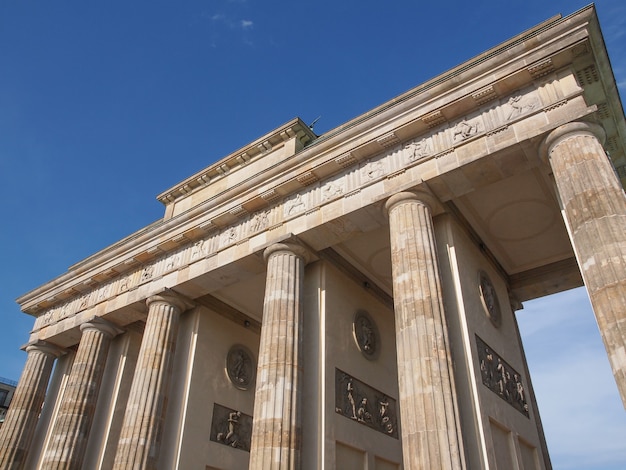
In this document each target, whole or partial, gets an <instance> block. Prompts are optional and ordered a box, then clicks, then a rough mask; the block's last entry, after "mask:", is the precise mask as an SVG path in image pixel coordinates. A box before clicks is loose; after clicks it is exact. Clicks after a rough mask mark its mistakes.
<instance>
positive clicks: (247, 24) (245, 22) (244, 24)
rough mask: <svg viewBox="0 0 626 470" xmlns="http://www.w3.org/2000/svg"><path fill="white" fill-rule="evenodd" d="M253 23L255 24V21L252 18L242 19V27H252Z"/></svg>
mask: <svg viewBox="0 0 626 470" xmlns="http://www.w3.org/2000/svg"><path fill="white" fill-rule="evenodd" d="M252 25H253V23H252V21H250V20H241V27H242V28H243V29H248V28H252Z"/></svg>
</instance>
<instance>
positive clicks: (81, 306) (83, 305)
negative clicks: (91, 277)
mask: <svg viewBox="0 0 626 470" xmlns="http://www.w3.org/2000/svg"><path fill="white" fill-rule="evenodd" d="M88 300H89V295H84V296H83V297H82V298H81V299H80V304H79V305H78V310H82V309H84V308H87V301H88Z"/></svg>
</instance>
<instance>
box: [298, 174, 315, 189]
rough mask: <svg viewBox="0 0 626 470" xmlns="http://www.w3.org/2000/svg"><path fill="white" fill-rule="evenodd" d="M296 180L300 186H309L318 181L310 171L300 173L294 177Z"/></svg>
mask: <svg viewBox="0 0 626 470" xmlns="http://www.w3.org/2000/svg"><path fill="white" fill-rule="evenodd" d="M296 180H297V181H298V183H300V184H301V185H302V186H309V185H310V184H313V183H315V182H316V181H319V178H318V177H317V175H316V174H315V173H313V172H312V171H307V172H306V173H302V174H301V175H298V176H296Z"/></svg>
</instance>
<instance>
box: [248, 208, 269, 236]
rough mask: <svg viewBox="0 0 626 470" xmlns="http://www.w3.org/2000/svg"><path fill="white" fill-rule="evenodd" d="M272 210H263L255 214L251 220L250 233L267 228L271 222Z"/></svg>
mask: <svg viewBox="0 0 626 470" xmlns="http://www.w3.org/2000/svg"><path fill="white" fill-rule="evenodd" d="M269 215H270V211H268V210H266V211H261V212H257V213H256V214H254V217H252V221H251V222H250V233H255V232H260V231H262V230H265V229H266V228H267V227H268V226H269V224H270V218H269Z"/></svg>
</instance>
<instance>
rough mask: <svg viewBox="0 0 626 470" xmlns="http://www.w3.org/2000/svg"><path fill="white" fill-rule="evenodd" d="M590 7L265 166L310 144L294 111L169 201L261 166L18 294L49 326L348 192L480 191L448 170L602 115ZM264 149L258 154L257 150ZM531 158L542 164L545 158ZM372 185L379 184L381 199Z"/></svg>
mask: <svg viewBox="0 0 626 470" xmlns="http://www.w3.org/2000/svg"><path fill="white" fill-rule="evenodd" d="M583 12H584V13H585V14H580V17H577V18H572V17H568V18H566V19H562V20H554V21H550V22H548V23H546V24H544V25H541V26H540V27H538V28H535V29H534V30H531V33H530V34H527V35H521V36H518V37H517V38H514V39H513V40H512V41H511V42H509V43H506V44H505V45H503V46H501V47H499V48H496V49H494V50H492V51H490V52H488V53H485V54H483V55H481V56H479V57H478V58H477V59H475V60H474V61H470V62H468V63H467V64H464V65H463V66H460V67H458V68H456V69H454V70H452V71H451V72H449V73H448V74H444V75H442V76H441V77H439V78H436V79H434V80H431V81H430V82H427V83H426V84H425V85H423V86H421V87H417V88H415V89H414V90H411V91H410V92H408V93H406V94H404V95H402V96H400V97H398V98H396V99H394V100H392V101H390V102H389V103H387V104H385V105H383V106H381V107H379V108H377V109H375V110H373V111H371V112H370V113H367V114H366V115H364V116H362V117H360V118H357V119H355V120H353V121H350V122H349V123H347V124H345V125H343V126H341V127H339V128H338V129H335V130H333V131H330V132H328V133H326V134H324V135H322V136H321V137H319V138H318V139H316V140H315V141H314V142H312V143H311V144H310V145H308V146H307V147H303V148H295V147H294V151H293V152H289V153H288V154H287V153H286V154H284V155H283V157H284V158H281V159H279V160H277V161H275V162H273V163H272V165H270V166H268V167H264V165H262V163H263V150H262V149H261V148H260V147H259V146H262V147H263V148H265V149H268V147H267V146H265V145H264V142H269V144H268V145H269V146H272V148H274V146H276V147H278V146H280V145H284V143H285V142H287V141H289V139H300V141H301V143H304V140H306V139H307V138H311V137H312V132H311V131H310V130H307V129H308V128H307V127H306V126H304V125H303V123H302V121H300V120H299V119H295V120H292V121H290V123H287V124H286V125H285V126H282V127H281V128H279V129H278V130H276V131H274V132H272V133H270V134H267V135H266V136H264V137H262V138H260V139H258V140H257V141H255V142H253V143H252V144H250V145H249V146H247V147H245V148H244V149H241V150H240V151H237V152H234V153H233V154H231V155H230V156H229V157H227V158H226V159H223V160H221V161H219V162H217V163H216V164H214V165H212V166H210V167H209V168H207V169H205V170H203V171H202V172H199V173H197V174H196V175H194V176H192V177H191V178H188V179H187V180H185V181H184V182H182V183H181V184H179V185H177V186H175V187H174V188H172V189H171V190H169V191H167V192H165V193H163V194H161V195H160V196H159V199H160V200H162V202H164V203H165V204H166V205H168V204H175V203H177V202H179V201H183V200H186V199H189V198H191V197H193V195H194V194H198V193H199V192H200V191H202V190H203V188H207V185H210V184H211V183H212V182H216V181H217V180H218V178H223V177H224V175H227V174H229V175H234V174H235V173H236V172H237V171H241V168H243V166H246V165H249V164H250V163H251V162H252V161H253V160H254V159H256V162H257V164H258V168H259V171H254V172H253V173H252V174H250V176H249V177H248V178H247V179H245V180H244V181H239V182H238V184H236V185H235V184H233V185H228V186H227V187H224V188H221V190H219V191H215V192H214V193H213V194H211V196H210V197H204V196H203V197H201V198H200V202H198V203H197V204H190V205H189V207H188V208H187V209H186V210H184V211H182V212H176V211H175V210H172V212H170V213H169V217H168V216H167V215H168V214H166V218H165V219H164V220H162V221H159V222H156V223H154V224H152V225H151V226H149V227H148V228H146V229H144V230H142V231H139V232H137V234H134V235H131V236H130V237H127V238H126V239H124V240H122V241H121V242H119V243H117V244H115V245H113V246H111V247H109V248H107V249H105V250H102V251H101V252H99V253H98V254H96V255H94V256H92V257H90V258H88V259H87V260H85V261H83V262H81V263H78V264H77V265H75V266H73V267H72V268H71V270H70V272H68V273H66V274H65V275H62V276H60V277H59V278H57V279H56V280H53V281H51V282H50V283H48V284H46V285H44V286H42V287H40V288H39V289H36V290H34V291H32V292H30V293H28V294H26V295H24V296H22V297H21V298H20V299H18V302H19V303H20V304H21V306H22V309H23V310H24V311H25V312H27V313H30V314H33V315H35V316H38V317H40V319H38V320H37V323H36V328H38V327H42V326H45V325H46V324H48V323H49V322H51V321H60V320H63V319H64V318H67V317H68V316H70V315H73V314H75V313H76V312H79V311H81V309H84V308H88V307H91V306H93V305H95V304H97V303H101V302H105V301H107V299H111V298H114V297H119V296H120V295H121V294H124V293H125V292H127V291H128V290H129V289H135V288H137V287H139V286H144V285H148V284H150V283H151V282H152V281H153V280H154V279H157V278H158V279H162V278H163V276H168V275H169V274H168V273H172V272H174V271H177V270H182V269H185V270H189V271H193V269H192V266H193V265H197V264H198V263H200V261H203V260H209V259H212V260H213V261H210V262H209V261H206V262H205V263H204V268H203V269H212V266H213V267H214V266H217V264H219V263H222V262H223V261H222V260H219V261H218V258H220V256H221V257H222V258H224V259H236V258H237V257H243V256H247V255H249V254H250V250H254V249H259V247H260V246H262V245H263V244H264V243H266V242H267V240H270V239H272V237H273V236H274V235H275V234H278V235H279V236H282V234H283V232H284V231H285V230H286V229H285V227H286V226H287V225H289V226H290V228H289V230H291V231H293V232H294V233H297V231H298V230H305V229H306V228H310V224H311V223H325V221H328V220H329V218H330V217H332V216H324V217H326V219H324V217H322V218H321V219H320V218H319V216H318V214H319V213H320V212H322V211H323V210H324V207H330V206H331V205H333V204H335V205H337V204H339V203H338V201H343V202H342V203H341V205H342V211H343V212H342V213H345V212H349V211H350V210H354V207H357V206H358V205H359V203H362V202H364V201H366V200H369V201H372V200H375V196H371V195H369V193H368V191H370V192H371V191H372V188H377V187H379V186H381V184H382V186H388V187H389V188H394V187H398V188H399V187H403V188H404V187H408V186H410V185H411V184H414V185H415V184H418V183H419V182H421V181H428V182H429V185H431V188H432V189H433V191H434V192H435V194H436V195H437V196H438V197H439V198H440V199H441V200H442V201H445V200H448V199H450V198H452V197H453V196H458V195H460V194H462V192H463V191H470V190H472V188H473V187H475V185H476V184H480V182H479V181H478V179H480V178H481V177H483V175H478V176H471V175H470V176H467V178H465V180H464V181H463V184H462V185H456V183H455V187H451V183H450V182H449V181H448V182H447V181H446V180H445V178H443V177H442V175H446V174H449V173H450V172H452V171H454V170H456V169H458V168H460V167H462V166H464V165H468V164H470V163H472V162H473V161H476V160H477V159H479V158H482V157H483V156H485V155H489V154H491V153H493V152H498V151H501V150H502V149H503V148H505V147H509V146H519V145H521V144H522V143H523V142H528V141H531V140H533V139H535V140H536V139H537V138H539V137H540V136H541V135H543V134H545V133H546V132H548V131H549V130H551V129H553V128H555V127H557V126H559V125H561V124H563V123H564V122H568V121H569V120H572V119H579V118H583V117H586V118H588V117H590V116H592V113H594V112H595V113H596V118H598V114H599V113H598V112H597V109H598V107H589V104H590V103H587V101H586V100H585V96H584V93H585V86H586V85H585V84H581V83H579V81H578V75H579V74H580V73H583V74H584V73H585V72H584V70H585V68H583V69H579V68H577V67H576V64H577V63H579V64H586V63H587V62H589V61H591V63H593V64H595V61H594V57H595V56H594V55H593V52H594V50H595V48H596V46H594V45H593V44H595V43H596V42H597V41H598V40H599V39H598V38H594V39H593V40H592V42H593V44H592V43H591V42H590V41H591V40H590V37H589V34H590V33H589V31H590V30H589V29H588V28H587V26H588V22H589V17H588V15H587V13H586V11H583ZM574 20H575V21H574ZM572 23H573V24H572ZM581 70H583V71H582V72H581ZM600 76H601V77H602V78H605V77H603V76H602V74H600ZM608 88H609V89H610V86H609V87H608ZM604 89H607V87H605V88H604ZM620 109H621V108H620ZM609 111H614V109H613V108H611V109H609ZM600 118H602V117H601V116H600ZM606 119H613V120H617V121H619V120H620V119H621V121H623V113H622V116H621V117H620V116H617V117H615V115H613V113H612V112H608V113H607V116H606ZM615 128H616V129H617V128H619V125H616V126H615ZM294 129H295V130H294ZM299 134H301V136H300V137H299ZM278 140H280V141H278ZM274 141H276V142H275V143H272V142H274ZM618 142H623V139H618ZM252 149H256V150H254V151H253V150H252ZM256 151H258V153H254V152H256ZM251 153H253V156H252V157H250V159H249V160H246V158H245V157H244V156H243V155H244V154H246V155H248V156H249V155H250V154H251ZM524 164H525V165H527V166H532V165H540V164H541V163H540V160H539V159H538V158H533V157H532V156H531V157H529V158H526V160H525V162H524ZM224 165H225V166H226V167H227V168H225V166H224ZM261 168H262V170H261ZM499 171H500V172H505V171H506V170H505V169H500V170H499ZM471 178H477V179H476V180H474V181H472V179H471ZM391 180H394V181H393V182H392V181H391ZM403 185H404V186H403ZM359 193H367V194H368V196H367V197H368V198H370V199H366V198H365V197H361V196H359ZM355 195H357V196H358V197H356V198H355V197H353V196H355ZM359 198H360V199H359ZM189 200H190V199H189ZM355 200H358V201H361V202H353V201H355ZM351 208H352V209H351ZM298 220H303V221H306V222H302V223H301V224H300V223H299V222H297V221H298ZM294 227H295V228H294ZM253 239H254V241H253V242H252V241H251V240H253ZM224 253H228V255H225V254H224ZM189 275H190V276H191V275H193V274H189ZM145 291H146V292H147V289H145ZM133 298H134V297H133Z"/></svg>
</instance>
